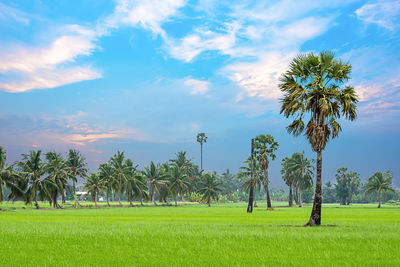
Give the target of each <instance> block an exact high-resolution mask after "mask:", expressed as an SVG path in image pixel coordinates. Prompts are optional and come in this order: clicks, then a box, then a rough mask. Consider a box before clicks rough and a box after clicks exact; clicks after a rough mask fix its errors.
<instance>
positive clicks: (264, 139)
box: [254, 134, 279, 208]
mask: <svg viewBox="0 0 400 267" xmlns="http://www.w3.org/2000/svg"><path fill="white" fill-rule="evenodd" d="M278 146H279V144H278V142H276V141H275V139H274V137H273V136H272V135H270V134H265V135H264V134H260V135H258V136H257V137H256V138H255V142H254V153H255V156H256V158H257V160H258V164H259V165H260V169H261V170H262V173H263V175H264V180H263V184H264V190H265V193H266V194H267V208H271V207H272V205H271V198H270V195H269V189H268V186H269V178H268V167H269V159H268V158H271V159H272V160H274V159H275V157H276V155H275V154H274V151H275V150H277V149H278Z"/></svg>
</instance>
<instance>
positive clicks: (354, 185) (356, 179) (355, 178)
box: [348, 172, 361, 202]
mask: <svg viewBox="0 0 400 267" xmlns="http://www.w3.org/2000/svg"><path fill="white" fill-rule="evenodd" d="M348 176H349V180H350V183H349V184H350V185H349V186H350V198H349V199H350V202H353V195H354V194H355V193H357V192H358V190H359V189H360V187H361V179H360V174H359V173H357V172H349V174H348Z"/></svg>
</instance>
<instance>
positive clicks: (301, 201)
mask: <svg viewBox="0 0 400 267" xmlns="http://www.w3.org/2000/svg"><path fill="white" fill-rule="evenodd" d="M299 207H303V200H302V198H301V188H299Z"/></svg>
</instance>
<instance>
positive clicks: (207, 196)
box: [199, 173, 221, 207]
mask: <svg viewBox="0 0 400 267" xmlns="http://www.w3.org/2000/svg"><path fill="white" fill-rule="evenodd" d="M220 185H221V183H218V182H217V180H216V177H215V175H213V174H210V173H206V174H204V175H203V181H202V183H201V188H200V190H199V193H200V194H203V197H202V200H203V201H204V200H205V201H206V202H207V204H208V206H209V207H211V199H214V200H218V193H219V192H221V188H219V186H220Z"/></svg>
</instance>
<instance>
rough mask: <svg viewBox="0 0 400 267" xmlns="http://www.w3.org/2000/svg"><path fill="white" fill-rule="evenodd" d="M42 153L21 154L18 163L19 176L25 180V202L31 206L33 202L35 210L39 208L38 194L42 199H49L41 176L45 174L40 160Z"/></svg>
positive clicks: (39, 151)
mask: <svg viewBox="0 0 400 267" xmlns="http://www.w3.org/2000/svg"><path fill="white" fill-rule="evenodd" d="M41 154H42V151H41V150H38V151H33V150H32V151H30V152H29V154H22V160H21V161H19V162H18V166H19V167H20V169H21V175H22V176H23V177H24V178H26V182H27V185H26V193H25V202H26V203H27V204H31V203H32V202H33V201H34V202H35V207H36V208H37V209H39V208H40V206H39V202H38V199H39V192H41V195H42V197H43V198H48V197H50V195H49V192H48V190H47V187H46V184H45V183H46V182H44V181H43V179H42V176H43V175H44V173H45V166H44V163H43V162H42V159H41Z"/></svg>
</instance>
